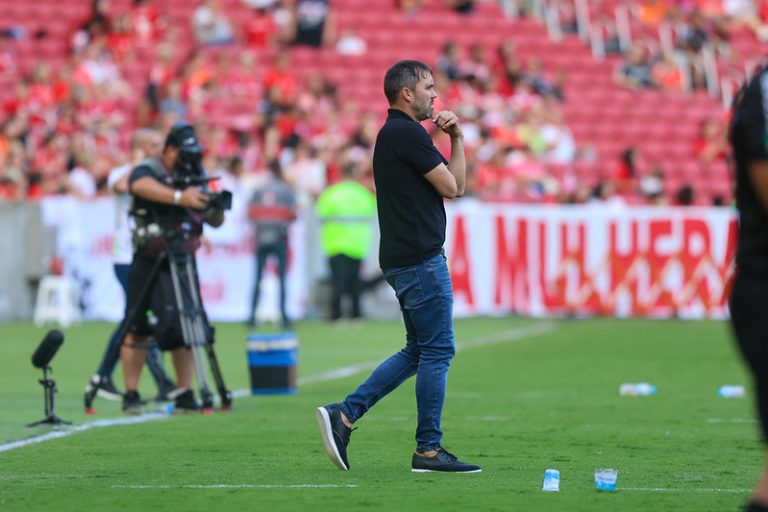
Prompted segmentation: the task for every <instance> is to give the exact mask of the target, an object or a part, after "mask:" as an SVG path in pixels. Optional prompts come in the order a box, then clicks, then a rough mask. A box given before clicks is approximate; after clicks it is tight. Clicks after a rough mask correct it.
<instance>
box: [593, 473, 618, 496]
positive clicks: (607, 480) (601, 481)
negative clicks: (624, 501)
mask: <svg viewBox="0 0 768 512" xmlns="http://www.w3.org/2000/svg"><path fill="white" fill-rule="evenodd" d="M618 476H619V470H618V469H613V468H601V469H596V470H595V489H597V490H598V491H615V490H616V479H617V478H618Z"/></svg>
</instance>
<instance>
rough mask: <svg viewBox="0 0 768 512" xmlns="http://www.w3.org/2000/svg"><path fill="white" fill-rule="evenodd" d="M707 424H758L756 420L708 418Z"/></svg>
mask: <svg viewBox="0 0 768 512" xmlns="http://www.w3.org/2000/svg"><path fill="white" fill-rule="evenodd" d="M707 423H757V420H756V419H754V418H708V419H707Z"/></svg>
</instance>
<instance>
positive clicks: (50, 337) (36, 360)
mask: <svg viewBox="0 0 768 512" xmlns="http://www.w3.org/2000/svg"><path fill="white" fill-rule="evenodd" d="M62 343H64V334H62V332H61V331H60V330H58V329H53V330H50V331H48V334H46V335H45V338H43V341H41V342H40V345H39V346H38V347H37V350H35V353H34V354H32V366H34V367H35V368H45V367H46V366H48V363H50V362H51V359H53V356H55V355H56V351H57V350H59V347H60V346H61V344H62Z"/></svg>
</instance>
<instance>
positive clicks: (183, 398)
mask: <svg viewBox="0 0 768 512" xmlns="http://www.w3.org/2000/svg"><path fill="white" fill-rule="evenodd" d="M173 412H176V413H182V414H183V413H187V412H200V404H199V403H197V400H195V393H194V391H192V390H191V389H189V388H187V389H185V390H184V391H182V392H181V393H179V394H178V395H176V403H175V405H174V407H173Z"/></svg>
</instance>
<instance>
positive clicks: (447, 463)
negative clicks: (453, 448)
mask: <svg viewBox="0 0 768 512" xmlns="http://www.w3.org/2000/svg"><path fill="white" fill-rule="evenodd" d="M411 471H413V472H414V473H480V472H481V471H482V469H480V466H477V465H475V464H469V463H468V462H461V461H460V460H459V459H457V458H456V456H455V455H453V454H451V453H448V452H447V451H445V450H444V449H442V448H438V449H437V455H435V456H434V457H424V456H422V455H419V454H418V453H414V454H413V459H412V460H411Z"/></svg>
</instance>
